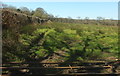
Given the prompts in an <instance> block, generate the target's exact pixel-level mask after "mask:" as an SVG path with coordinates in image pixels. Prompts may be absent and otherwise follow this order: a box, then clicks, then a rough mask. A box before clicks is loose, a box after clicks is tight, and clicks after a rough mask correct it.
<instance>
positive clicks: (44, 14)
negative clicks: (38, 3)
mask: <svg viewBox="0 0 120 76" xmlns="http://www.w3.org/2000/svg"><path fill="white" fill-rule="evenodd" d="M33 16H35V17H39V18H48V17H49V15H48V14H47V12H46V11H45V10H44V9H43V8H37V9H36V10H35V12H34V14H33Z"/></svg>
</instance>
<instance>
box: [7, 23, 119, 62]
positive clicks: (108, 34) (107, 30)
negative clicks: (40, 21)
mask: <svg viewBox="0 0 120 76" xmlns="http://www.w3.org/2000/svg"><path fill="white" fill-rule="evenodd" d="M93 26H94V27H91V26H87V25H84V26H83V25H78V24H62V23H51V24H49V25H43V26H39V27H38V28H37V29H32V26H31V27H28V28H31V29H32V31H30V32H28V31H29V30H28V31H27V30H26V32H25V29H27V27H25V28H24V29H23V30H22V31H24V33H21V34H20V37H19V45H20V46H19V50H20V51H19V52H18V51H15V53H16V55H12V54H7V55H8V56H10V55H12V56H13V57H16V58H18V59H17V60H27V59H28V58H29V59H41V58H45V57H46V56H49V55H51V54H54V53H55V52H58V51H61V50H62V51H64V52H65V57H64V60H66V61H76V60H80V61H81V60H85V59H93V58H94V59H96V58H101V57H103V56H104V55H101V54H102V53H104V52H107V53H114V55H116V54H117V53H118V44H117V42H118V39H117V38H118V34H117V31H116V29H117V27H115V26H114V27H110V26H95V25H93ZM27 32H28V33H27ZM23 54H24V55H26V57H24V56H23ZM21 56H22V57H21Z"/></svg>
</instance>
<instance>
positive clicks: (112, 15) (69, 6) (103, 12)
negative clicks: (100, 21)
mask: <svg viewBox="0 0 120 76" xmlns="http://www.w3.org/2000/svg"><path fill="white" fill-rule="evenodd" d="M4 3H5V4H8V5H12V6H15V7H17V8H19V7H23V6H24V7H27V8H29V9H31V10H35V9H36V8H38V7H41V8H43V9H44V10H45V11H47V13H49V14H53V15H54V16H58V17H71V18H74V19H75V18H77V17H78V16H79V17H81V18H82V19H84V18H85V17H89V18H90V19H96V18H97V17H103V18H106V19H118V2H4Z"/></svg>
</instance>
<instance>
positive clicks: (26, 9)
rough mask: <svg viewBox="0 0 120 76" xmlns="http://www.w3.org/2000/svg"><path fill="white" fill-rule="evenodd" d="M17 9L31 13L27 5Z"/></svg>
mask: <svg viewBox="0 0 120 76" xmlns="http://www.w3.org/2000/svg"><path fill="white" fill-rule="evenodd" d="M19 9H20V10H21V11H22V12H23V13H25V14H27V15H30V14H31V12H30V10H29V9H28V8H27V7H20V8H19Z"/></svg>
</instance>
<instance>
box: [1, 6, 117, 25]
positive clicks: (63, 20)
mask: <svg viewBox="0 0 120 76" xmlns="http://www.w3.org/2000/svg"><path fill="white" fill-rule="evenodd" d="M2 7H3V9H9V10H12V11H16V12H18V13H22V14H26V15H29V16H33V17H38V18H41V19H48V20H51V21H53V22H61V23H80V24H95V25H118V21H117V20H113V19H105V18H103V17H97V18H96V19H90V18H89V17H85V18H84V19H81V17H80V16H78V17H77V18H76V19H72V18H71V17H70V16H68V18H62V17H58V16H54V15H52V14H49V13H47V12H46V11H45V10H44V9H43V8H41V7H38V8H36V9H35V10H31V9H28V8H27V7H20V8H16V7H14V6H11V5H6V4H2Z"/></svg>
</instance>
